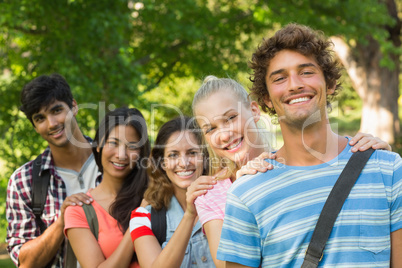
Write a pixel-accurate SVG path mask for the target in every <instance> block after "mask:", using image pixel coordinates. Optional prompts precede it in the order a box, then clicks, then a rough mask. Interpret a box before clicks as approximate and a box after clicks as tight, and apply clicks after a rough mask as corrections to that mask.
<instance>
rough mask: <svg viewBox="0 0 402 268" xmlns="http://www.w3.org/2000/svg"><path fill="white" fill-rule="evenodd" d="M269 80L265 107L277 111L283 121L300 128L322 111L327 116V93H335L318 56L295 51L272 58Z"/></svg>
mask: <svg viewBox="0 0 402 268" xmlns="http://www.w3.org/2000/svg"><path fill="white" fill-rule="evenodd" d="M265 80H266V84H267V88H268V93H269V96H268V95H267V96H266V98H265V104H266V105H267V106H268V107H270V108H272V107H273V108H274V109H275V110H276V113H277V115H278V118H279V120H281V121H282V122H285V123H286V124H288V125H294V126H298V127H300V126H303V124H304V122H305V121H306V120H307V119H308V118H309V117H310V116H312V115H313V114H314V113H315V112H317V111H318V110H320V111H321V113H325V109H326V99H327V94H332V93H333V92H334V88H331V89H328V88H327V85H326V82H325V78H324V74H323V72H322V70H321V68H320V67H319V65H318V64H317V62H316V60H315V59H314V57H312V56H304V55H303V54H300V53H299V52H296V51H292V50H282V51H280V52H278V54H276V56H275V57H274V58H272V60H271V61H270V63H269V66H268V70H267V74H266V77H265Z"/></svg>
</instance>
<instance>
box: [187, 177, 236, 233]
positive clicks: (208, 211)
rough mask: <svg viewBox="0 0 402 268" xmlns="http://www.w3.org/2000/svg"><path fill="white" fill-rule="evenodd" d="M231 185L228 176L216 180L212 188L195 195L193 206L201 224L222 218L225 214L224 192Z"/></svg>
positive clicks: (225, 192)
mask: <svg viewBox="0 0 402 268" xmlns="http://www.w3.org/2000/svg"><path fill="white" fill-rule="evenodd" d="M230 186H232V181H231V180H230V178H227V179H224V180H218V181H217V183H216V184H215V185H214V188H212V189H211V190H209V191H208V192H207V193H206V194H204V195H201V196H199V197H197V199H196V200H195V202H194V204H195V208H196V209H197V213H198V217H199V219H200V222H201V224H202V225H204V224H205V223H207V222H209V221H211V220H223V218H224V216H225V205H226V194H227V192H228V190H229V188H230Z"/></svg>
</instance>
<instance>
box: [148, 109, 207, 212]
mask: <svg viewBox="0 0 402 268" xmlns="http://www.w3.org/2000/svg"><path fill="white" fill-rule="evenodd" d="M183 131H189V132H191V133H192V134H191V135H194V136H195V137H196V140H197V143H198V144H199V145H200V148H201V150H202V153H203V164H204V168H203V172H202V174H203V175H205V174H207V172H208V160H207V152H206V150H204V149H202V148H203V146H202V136H201V133H200V129H198V128H197V127H196V124H195V122H194V119H193V118H190V117H187V116H181V117H177V118H175V119H172V120H170V121H169V122H167V123H165V124H164V125H163V126H162V127H161V128H160V130H159V132H158V136H157V137H156V140H155V143H154V146H153V148H152V151H151V156H150V157H149V159H148V175H149V185H148V189H147V190H146V191H145V194H144V198H145V200H147V201H148V202H149V204H150V205H151V206H152V207H153V208H154V209H156V210H160V209H162V208H163V207H165V208H168V207H169V204H170V199H171V198H172V196H173V185H172V182H171V181H170V180H169V178H168V176H167V175H166V171H165V170H164V169H163V168H162V165H163V164H164V161H163V160H164V153H165V147H166V144H167V142H168V140H169V138H170V137H171V136H172V135H173V133H176V132H183Z"/></svg>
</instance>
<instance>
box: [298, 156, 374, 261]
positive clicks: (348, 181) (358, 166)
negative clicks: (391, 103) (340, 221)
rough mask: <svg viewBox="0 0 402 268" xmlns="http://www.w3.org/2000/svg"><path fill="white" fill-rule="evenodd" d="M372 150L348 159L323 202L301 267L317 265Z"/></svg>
mask: <svg viewBox="0 0 402 268" xmlns="http://www.w3.org/2000/svg"><path fill="white" fill-rule="evenodd" d="M373 152H374V149H368V150H366V151H364V152H359V151H358V152H356V153H354V154H353V155H352V157H351V158H350V159H349V161H348V163H347V164H346V166H345V168H344V169H343V171H342V173H341V175H340V176H339V178H338V180H337V181H336V183H335V185H334V187H333V188H332V190H331V192H330V194H329V196H328V198H327V201H326V202H325V204H324V207H323V209H322V211H321V214H320V216H319V218H318V221H317V225H316V226H315V229H314V232H313V236H312V237H311V241H310V244H309V246H308V248H307V250H306V256H305V257H304V262H303V265H302V266H301V267H302V268H315V267H317V266H318V263H319V262H320V261H321V259H322V256H323V251H324V248H325V244H326V243H327V240H328V238H329V235H330V234H331V231H332V228H333V227H334V224H335V221H336V218H337V217H338V214H339V212H340V211H341V209H342V206H343V204H344V203H345V200H346V198H347V197H348V196H349V193H350V191H351V190H352V188H353V185H354V184H355V182H356V180H357V178H358V177H359V175H360V173H361V171H362V170H363V168H364V166H365V165H366V163H367V161H368V160H369V158H370V156H371V155H372V154H373Z"/></svg>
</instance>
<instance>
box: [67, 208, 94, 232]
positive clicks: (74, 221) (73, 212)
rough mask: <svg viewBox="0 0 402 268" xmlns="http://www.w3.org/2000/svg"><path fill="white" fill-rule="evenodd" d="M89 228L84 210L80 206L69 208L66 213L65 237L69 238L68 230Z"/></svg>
mask: <svg viewBox="0 0 402 268" xmlns="http://www.w3.org/2000/svg"><path fill="white" fill-rule="evenodd" d="M70 228H88V229H89V225H88V221H87V218H86V217H85V212H84V209H83V208H82V207H80V206H69V207H67V208H66V211H65V212H64V235H65V236H67V229H70Z"/></svg>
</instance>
